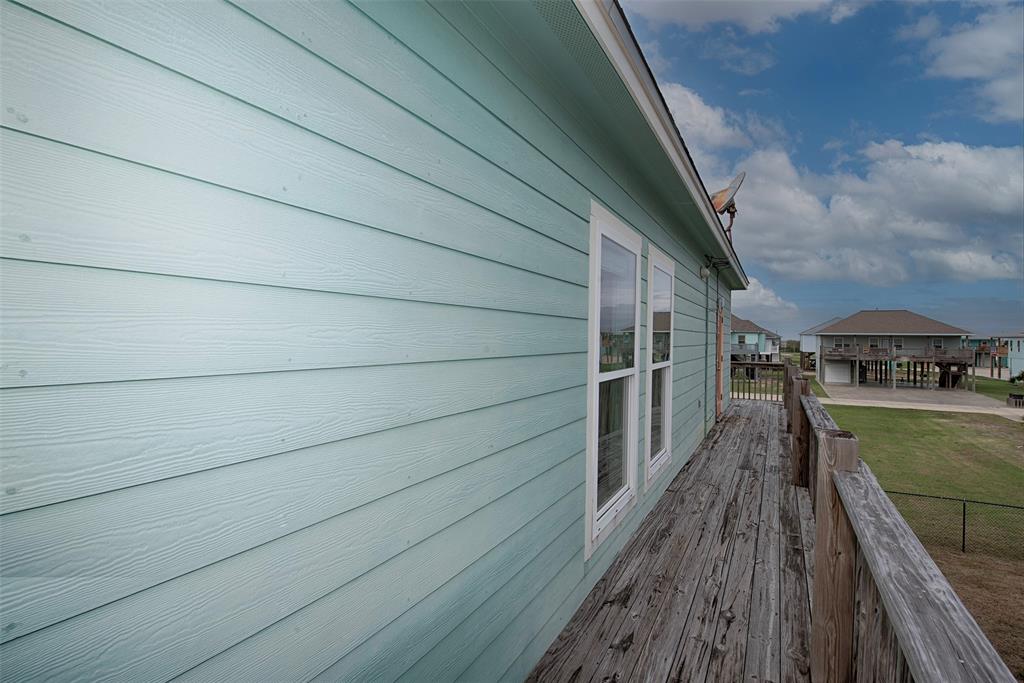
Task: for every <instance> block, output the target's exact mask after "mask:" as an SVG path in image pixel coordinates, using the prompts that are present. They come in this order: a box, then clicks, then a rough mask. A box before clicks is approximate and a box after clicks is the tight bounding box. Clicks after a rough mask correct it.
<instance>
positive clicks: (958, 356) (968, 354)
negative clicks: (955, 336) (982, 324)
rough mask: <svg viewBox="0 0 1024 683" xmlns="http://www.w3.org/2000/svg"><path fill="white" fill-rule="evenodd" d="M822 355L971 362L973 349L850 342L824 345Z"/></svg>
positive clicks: (832, 357) (849, 358)
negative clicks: (904, 346) (872, 345)
mask: <svg viewBox="0 0 1024 683" xmlns="http://www.w3.org/2000/svg"><path fill="white" fill-rule="evenodd" d="M821 351H822V355H823V356H824V357H825V358H829V359H832V360H836V359H840V360H855V359H858V358H859V359H860V360H896V359H900V360H903V359H912V360H919V361H932V362H954V363H955V362H963V363H966V362H972V361H973V360H974V351H975V349H971V348H966V349H936V348H925V349H910V348H901V349H896V348H890V347H878V346H876V347H871V346H863V345H857V344H852V345H849V346H844V347H841V348H836V347H828V346H826V347H824V348H822V350H821Z"/></svg>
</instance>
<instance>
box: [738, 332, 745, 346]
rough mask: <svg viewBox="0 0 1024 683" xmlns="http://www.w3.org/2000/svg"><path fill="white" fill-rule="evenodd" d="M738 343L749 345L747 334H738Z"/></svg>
mask: <svg viewBox="0 0 1024 683" xmlns="http://www.w3.org/2000/svg"><path fill="white" fill-rule="evenodd" d="M736 343H737V344H746V343H747V335H745V334H737V335H736Z"/></svg>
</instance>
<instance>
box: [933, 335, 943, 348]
mask: <svg viewBox="0 0 1024 683" xmlns="http://www.w3.org/2000/svg"><path fill="white" fill-rule="evenodd" d="M935 342H938V345H936V344H935ZM932 348H933V349H941V348H945V347H944V346H943V341H942V337H932Z"/></svg>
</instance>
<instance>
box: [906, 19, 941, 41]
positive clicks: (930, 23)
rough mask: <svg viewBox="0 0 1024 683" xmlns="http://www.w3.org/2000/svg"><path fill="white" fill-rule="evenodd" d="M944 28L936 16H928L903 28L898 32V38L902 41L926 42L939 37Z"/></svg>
mask: <svg viewBox="0 0 1024 683" xmlns="http://www.w3.org/2000/svg"><path fill="white" fill-rule="evenodd" d="M940 28H942V24H941V22H939V18H938V17H937V16H935V15H934V14H926V15H924V16H923V17H921V18H919V19H918V20H917V21H915V22H914V23H912V24H907V25H906V26H901V27H900V28H899V29H898V30H897V31H896V37H897V38H899V39H900V40H926V39H928V38H931V37H933V36H936V35H938V33H939V29H940Z"/></svg>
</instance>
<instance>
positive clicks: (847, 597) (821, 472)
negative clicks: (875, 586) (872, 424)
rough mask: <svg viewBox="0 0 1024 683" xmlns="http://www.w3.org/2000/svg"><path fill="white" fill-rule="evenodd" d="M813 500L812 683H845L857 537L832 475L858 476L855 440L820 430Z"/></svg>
mask: <svg viewBox="0 0 1024 683" xmlns="http://www.w3.org/2000/svg"><path fill="white" fill-rule="evenodd" d="M815 438H817V439H818V466H817V487H816V488H817V491H816V501H815V513H814V518H815V541H814V601H813V603H812V604H813V611H812V613H811V680H812V681H828V682H829V683H846V682H847V681H851V680H852V679H853V623H854V618H853V615H854V593H855V584H854V581H855V566H856V559H857V539H856V536H855V535H854V533H853V527H851V526H850V521H849V519H847V516H846V510H845V509H844V508H843V502H842V500H840V498H839V494H838V493H837V492H836V488H835V485H834V484H833V482H832V473H833V472H835V471H837V470H840V471H847V472H854V471H856V470H857V467H858V463H859V460H860V458H859V447H858V442H857V437H856V436H854V435H853V434H851V433H850V432H844V431H840V430H831V429H830V430H820V431H818V432H817V433H816V434H815Z"/></svg>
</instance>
